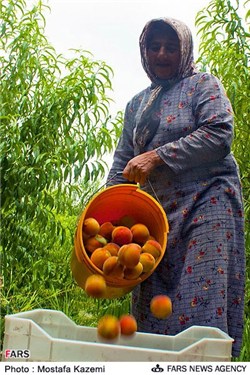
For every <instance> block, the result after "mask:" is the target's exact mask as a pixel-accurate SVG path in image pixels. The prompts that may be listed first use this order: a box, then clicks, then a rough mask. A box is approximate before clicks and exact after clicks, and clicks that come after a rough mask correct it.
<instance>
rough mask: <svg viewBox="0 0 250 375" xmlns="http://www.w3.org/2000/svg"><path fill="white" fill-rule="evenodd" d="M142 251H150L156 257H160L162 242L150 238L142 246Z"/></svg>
mask: <svg viewBox="0 0 250 375" xmlns="http://www.w3.org/2000/svg"><path fill="white" fill-rule="evenodd" d="M142 252H143V253H149V254H152V255H153V257H154V258H155V259H157V258H159V256H160V255H161V253H162V247H161V244H160V243H159V242H157V241H155V240H148V241H147V242H146V243H145V244H144V245H143V246H142Z"/></svg>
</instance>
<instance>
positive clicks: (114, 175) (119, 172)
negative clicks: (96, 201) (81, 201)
mask: <svg viewBox="0 0 250 375" xmlns="http://www.w3.org/2000/svg"><path fill="white" fill-rule="evenodd" d="M117 175H122V171H118V172H115V173H114V174H113V175H112V176H110V177H109V179H108V180H107V181H106V182H105V183H104V184H102V185H101V186H100V187H99V188H98V189H96V190H95V191H94V193H93V194H92V195H91V197H90V198H89V199H91V198H92V197H93V196H94V195H95V194H96V193H98V191H100V190H101V189H102V188H103V187H104V186H105V185H106V184H107V182H109V181H112V180H113V178H115V177H116V176H117ZM147 183H148V184H149V186H150V189H151V190H152V192H153V194H154V196H155V199H156V200H157V202H158V203H159V204H160V205H161V201H160V199H159V198H158V196H157V194H156V191H155V189H154V188H153V185H152V183H151V182H150V180H149V178H148V179H147ZM137 186H138V187H140V184H139V183H138V184H137Z"/></svg>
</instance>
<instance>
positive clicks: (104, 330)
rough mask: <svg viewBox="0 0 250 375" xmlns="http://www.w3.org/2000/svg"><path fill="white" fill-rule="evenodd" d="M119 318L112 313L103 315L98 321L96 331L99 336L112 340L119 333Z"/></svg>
mask: <svg viewBox="0 0 250 375" xmlns="http://www.w3.org/2000/svg"><path fill="white" fill-rule="evenodd" d="M120 332H121V328H120V323H119V319H118V318H117V317H115V316H113V315H104V316H103V317H102V318H101V319H100V320H99V322H98V325H97V333H98V335H99V336H100V337H101V338H104V339H106V340H114V339H116V338H118V336H119V335H120Z"/></svg>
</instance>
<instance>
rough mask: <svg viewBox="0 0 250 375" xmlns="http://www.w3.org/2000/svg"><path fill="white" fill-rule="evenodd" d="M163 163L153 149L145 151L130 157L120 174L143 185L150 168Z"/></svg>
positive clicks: (150, 170)
mask: <svg viewBox="0 0 250 375" xmlns="http://www.w3.org/2000/svg"><path fill="white" fill-rule="evenodd" d="M163 163H164V162H163V160H162V159H161V158H160V156H158V154H157V153H156V151H155V150H152V151H147V152H145V153H143V154H140V155H137V156H135V157H134V158H133V159H131V160H130V161H129V162H128V163H127V165H126V167H125V168H124V170H123V173H122V174H123V177H124V178H126V179H128V180H129V181H130V182H136V183H139V184H140V185H144V184H145V182H146V180H147V178H148V176H149V175H150V173H151V172H152V170H153V169H154V168H156V167H157V166H158V165H160V164H163Z"/></svg>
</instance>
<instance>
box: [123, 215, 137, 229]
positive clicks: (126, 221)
mask: <svg viewBox="0 0 250 375" xmlns="http://www.w3.org/2000/svg"><path fill="white" fill-rule="evenodd" d="M119 223H120V225H123V226H125V227H128V228H131V227H132V226H133V225H134V224H135V219H134V218H133V217H132V216H129V215H125V216H123V217H122V218H121V219H120V222H119Z"/></svg>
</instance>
